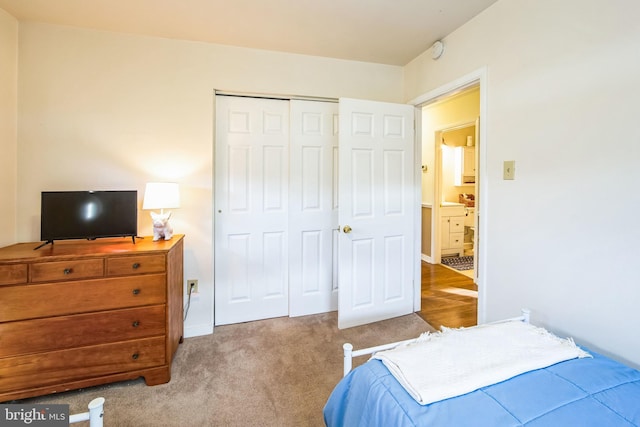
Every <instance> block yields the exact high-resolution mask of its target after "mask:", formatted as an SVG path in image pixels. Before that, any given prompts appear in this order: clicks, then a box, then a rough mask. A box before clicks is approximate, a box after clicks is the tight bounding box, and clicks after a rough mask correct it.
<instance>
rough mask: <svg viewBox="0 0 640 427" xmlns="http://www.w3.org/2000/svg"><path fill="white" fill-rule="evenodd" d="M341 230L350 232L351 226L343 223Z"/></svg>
mask: <svg viewBox="0 0 640 427" xmlns="http://www.w3.org/2000/svg"><path fill="white" fill-rule="evenodd" d="M342 231H344V232H345V233H351V227H349V226H348V225H345V226H344V227H342Z"/></svg>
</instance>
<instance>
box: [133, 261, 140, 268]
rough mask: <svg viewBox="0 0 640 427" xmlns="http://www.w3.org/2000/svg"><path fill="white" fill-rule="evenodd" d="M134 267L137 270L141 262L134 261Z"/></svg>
mask: <svg viewBox="0 0 640 427" xmlns="http://www.w3.org/2000/svg"><path fill="white" fill-rule="evenodd" d="M132 267H133V269H134V270H136V269H138V268H140V263H139V262H134V263H133V265H132Z"/></svg>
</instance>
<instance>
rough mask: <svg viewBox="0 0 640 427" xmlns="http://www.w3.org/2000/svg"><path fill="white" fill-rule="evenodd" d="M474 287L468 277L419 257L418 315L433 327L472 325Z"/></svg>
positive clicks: (475, 309)
mask: <svg viewBox="0 0 640 427" xmlns="http://www.w3.org/2000/svg"><path fill="white" fill-rule="evenodd" d="M477 290H478V286H477V285H476V284H475V283H473V280H472V279H470V278H469V277H467V276H465V275H463V274H460V273H457V272H455V271H454V270H452V269H450V268H447V267H444V266H442V265H440V264H429V263H426V262H424V261H423V262H422V310H421V311H419V312H418V315H419V316H420V317H422V318H423V319H424V320H426V321H427V322H428V323H429V324H430V325H431V326H433V327H434V328H436V329H440V326H448V327H450V328H458V327H461V326H465V327H467V326H474V325H476V323H477V319H478V314H477V313H478V298H477ZM474 291H475V297H474V296H473V295H474Z"/></svg>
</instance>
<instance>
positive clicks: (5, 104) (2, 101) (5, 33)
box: [0, 9, 18, 246]
mask: <svg viewBox="0 0 640 427" xmlns="http://www.w3.org/2000/svg"><path fill="white" fill-rule="evenodd" d="M17 83H18V21H16V19H15V18H14V17H13V16H11V15H9V14H8V13H6V12H5V11H4V10H2V9H0V153H2V154H0V182H1V183H2V186H1V187H0V246H6V245H9V244H11V243H15V241H16V187H17V178H18V175H17V164H16V158H17V126H18V121H17V117H18V114H17V109H18V95H17Z"/></svg>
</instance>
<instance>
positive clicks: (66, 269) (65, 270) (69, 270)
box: [62, 268, 73, 274]
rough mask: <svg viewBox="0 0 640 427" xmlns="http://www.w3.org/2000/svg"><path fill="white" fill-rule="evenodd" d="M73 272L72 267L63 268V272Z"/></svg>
mask: <svg viewBox="0 0 640 427" xmlns="http://www.w3.org/2000/svg"><path fill="white" fill-rule="evenodd" d="M72 272H73V269H72V268H65V269H64V270H62V273H63V274H71V273H72Z"/></svg>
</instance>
